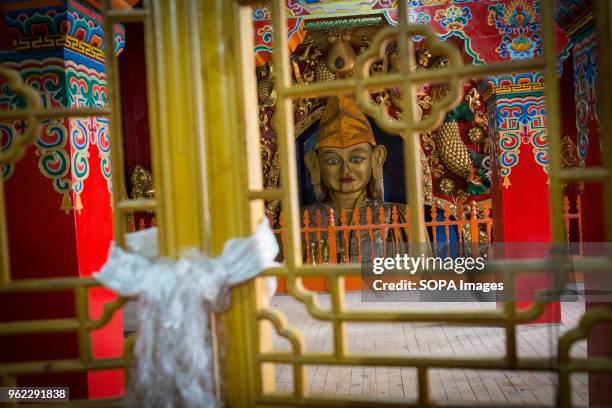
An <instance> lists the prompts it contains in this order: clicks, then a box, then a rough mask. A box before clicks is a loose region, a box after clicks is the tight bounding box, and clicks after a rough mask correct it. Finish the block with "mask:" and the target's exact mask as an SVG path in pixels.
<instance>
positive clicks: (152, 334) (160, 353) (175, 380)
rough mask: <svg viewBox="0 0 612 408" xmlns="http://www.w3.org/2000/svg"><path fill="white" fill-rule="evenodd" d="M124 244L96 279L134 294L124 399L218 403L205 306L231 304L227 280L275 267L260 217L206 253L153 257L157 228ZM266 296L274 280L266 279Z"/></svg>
mask: <svg viewBox="0 0 612 408" xmlns="http://www.w3.org/2000/svg"><path fill="white" fill-rule="evenodd" d="M126 247H127V250H123V249H122V248H119V247H117V246H116V245H114V243H113V244H112V245H111V249H110V252H109V256H108V260H107V262H106V263H105V265H104V266H103V267H102V269H101V270H100V272H99V273H96V274H94V275H93V276H94V278H96V279H97V280H98V281H100V282H101V283H102V284H103V285H104V286H106V287H108V288H110V289H112V290H113V291H115V292H117V293H118V294H120V295H122V296H133V295H138V336H137V339H136V343H135V346H134V357H135V365H134V367H133V369H132V375H131V379H130V383H129V387H128V392H127V396H126V405H127V406H130V407H132V406H144V407H218V406H221V402H220V401H219V400H217V398H216V397H215V392H214V390H215V384H214V372H213V369H214V362H213V350H212V334H211V332H210V324H209V313H211V312H222V311H224V310H225V309H226V308H227V307H228V306H229V301H230V291H231V287H232V286H234V285H237V284H240V283H242V282H244V281H246V280H249V279H251V278H253V277H255V276H257V275H258V274H259V273H260V272H261V271H263V270H265V269H267V268H270V267H274V266H277V265H278V264H277V263H276V262H274V259H275V258H276V256H277V254H278V251H279V247H278V243H277V241H276V239H275V237H274V234H273V233H272V231H271V230H270V227H269V225H268V222H267V221H265V220H264V222H262V224H261V225H260V226H259V228H258V229H257V231H256V232H255V234H253V235H252V236H251V237H249V238H238V239H232V240H229V241H228V242H227V243H226V244H225V246H224V248H223V252H222V254H221V255H220V256H219V257H217V258H210V257H208V256H206V255H204V254H202V253H201V252H200V251H198V250H197V249H191V250H189V251H187V252H185V253H184V254H183V256H181V257H180V258H179V259H177V260H174V259H167V258H162V257H159V256H158V251H157V248H158V246H157V229H156V228H151V229H147V230H143V231H138V232H135V233H131V234H128V235H127V237H126ZM268 282H269V284H270V286H272V287H270V288H269V289H270V292H269V293H270V295H273V294H274V292H275V287H276V280H275V279H274V278H269V279H268Z"/></svg>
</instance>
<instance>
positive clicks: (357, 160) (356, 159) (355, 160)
mask: <svg viewBox="0 0 612 408" xmlns="http://www.w3.org/2000/svg"><path fill="white" fill-rule="evenodd" d="M364 160H365V159H364V158H363V157H359V156H353V157H351V163H361V162H363V161H364Z"/></svg>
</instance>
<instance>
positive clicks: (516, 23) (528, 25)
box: [488, 0, 543, 60]
mask: <svg viewBox="0 0 612 408" xmlns="http://www.w3.org/2000/svg"><path fill="white" fill-rule="evenodd" d="M488 11H489V16H488V23H489V24H490V25H494V26H495V28H496V29H497V30H499V33H500V34H501V35H502V37H501V42H500V44H499V45H498V46H497V47H496V48H495V52H497V53H498V54H499V56H500V57H501V58H502V59H513V60H515V59H517V60H522V59H528V58H533V57H535V56H540V55H542V53H543V51H542V37H541V35H540V31H541V29H542V24H541V23H540V21H539V18H540V1H539V0H533V1H528V0H512V2H510V3H508V4H503V3H502V4H494V5H490V6H489V7H488Z"/></svg>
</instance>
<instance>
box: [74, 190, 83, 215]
mask: <svg viewBox="0 0 612 408" xmlns="http://www.w3.org/2000/svg"><path fill="white" fill-rule="evenodd" d="M74 209H75V210H76V212H77V214H79V215H81V210H82V209H83V202H82V201H81V195H80V194H77V195H76V199H75V204H74Z"/></svg>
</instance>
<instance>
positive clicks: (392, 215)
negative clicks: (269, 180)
mask: <svg viewBox="0 0 612 408" xmlns="http://www.w3.org/2000/svg"><path fill="white" fill-rule="evenodd" d="M386 156H387V150H386V148H385V147H384V146H382V145H378V144H376V141H375V140H374V133H373V131H372V127H371V126H370V123H369V122H368V120H367V118H366V116H365V115H364V114H363V112H362V111H361V109H360V108H359V106H358V105H357V101H356V100H355V99H354V98H353V97H350V96H339V97H333V98H330V99H329V100H328V102H327V106H326V108H325V111H324V113H323V116H322V118H321V121H320V125H319V131H318V133H317V138H316V143H315V146H314V149H313V150H310V151H308V152H307V153H306V154H305V156H304V161H305V164H306V167H307V168H308V171H309V173H310V181H311V183H312V186H313V189H314V192H315V196H316V201H315V203H314V204H312V205H308V206H306V207H304V208H303V209H302V211H308V214H309V224H310V225H311V226H315V218H316V215H317V212H319V211H320V224H322V226H324V227H327V226H328V223H329V221H330V219H329V214H330V210H331V209H333V215H334V223H335V225H353V223H355V221H357V220H358V222H359V224H360V225H366V224H370V225H371V224H381V223H382V224H390V223H392V222H395V223H403V222H404V220H405V208H406V207H405V205H403V204H394V203H386V202H384V197H383V163H384V162H385V159H386ZM394 209H396V210H397V211H394ZM343 213H344V217H343ZM370 217H371V218H370ZM343 218H344V219H343ZM381 221H382V222H381ZM347 236H348V242H347ZM322 240H323V241H325V240H328V237H326V236H325V234H323V238H322ZM407 241H408V240H407V239H406V233H405V230H404V228H388V227H382V228H371V229H369V230H368V229H352V230H351V231H350V233H348V234H347V233H344V232H339V233H337V234H336V247H337V250H338V256H337V260H338V262H359V260H361V261H367V260H369V259H371V258H372V257H376V256H383V255H386V256H389V255H390V253H389V251H390V250H392V248H395V252H397V250H398V242H407ZM314 242H316V240H314ZM324 243H325V244H327V242H324ZM384 244H392V245H387V246H386V248H383V245H384ZM311 245H313V244H312V243H311ZM318 247H319V249H318V250H319V251H320V245H318ZM311 249H312V248H308V249H307V250H311ZM347 251H348V253H347ZM314 258H315V257H313V259H314Z"/></svg>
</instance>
